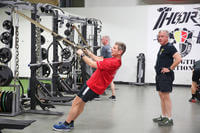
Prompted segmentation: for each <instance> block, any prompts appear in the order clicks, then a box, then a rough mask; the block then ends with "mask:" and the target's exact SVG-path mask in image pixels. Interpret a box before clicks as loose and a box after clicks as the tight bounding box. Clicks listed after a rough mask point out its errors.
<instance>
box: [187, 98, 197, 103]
mask: <svg viewBox="0 0 200 133" xmlns="http://www.w3.org/2000/svg"><path fill="white" fill-rule="evenodd" d="M189 102H191V103H196V102H197V100H196V98H190V99H189Z"/></svg>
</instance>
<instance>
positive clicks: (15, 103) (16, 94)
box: [0, 85, 24, 116]
mask: <svg viewBox="0 0 200 133" xmlns="http://www.w3.org/2000/svg"><path fill="white" fill-rule="evenodd" d="M0 87H3V86H0ZM8 87H14V90H13V99H12V111H11V112H0V116H16V115H19V114H21V113H23V112H24V111H23V109H22V108H21V103H20V85H9V86H8Z"/></svg>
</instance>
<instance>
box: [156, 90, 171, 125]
mask: <svg viewBox="0 0 200 133" xmlns="http://www.w3.org/2000/svg"><path fill="white" fill-rule="evenodd" d="M161 97H162V99H163V103H164V105H163V106H164V108H163V112H164V113H165V116H166V117H165V118H163V119H162V121H160V122H159V123H158V125H159V126H172V125H173V120H172V118H171V117H172V102H171V99H170V95H169V92H161Z"/></svg>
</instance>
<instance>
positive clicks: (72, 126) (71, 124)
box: [58, 121, 74, 129]
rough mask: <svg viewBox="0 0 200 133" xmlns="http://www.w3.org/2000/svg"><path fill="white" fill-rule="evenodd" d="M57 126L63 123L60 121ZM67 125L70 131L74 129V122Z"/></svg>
mask: <svg viewBox="0 0 200 133" xmlns="http://www.w3.org/2000/svg"><path fill="white" fill-rule="evenodd" d="M58 124H59V125H62V124H63V122H61V121H60V122H58ZM69 125H70V127H71V129H73V128H74V122H71V123H69Z"/></svg>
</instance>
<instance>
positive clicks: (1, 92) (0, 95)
mask: <svg viewBox="0 0 200 133" xmlns="http://www.w3.org/2000/svg"><path fill="white" fill-rule="evenodd" d="M1 94H2V92H0V112H1Z"/></svg>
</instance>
